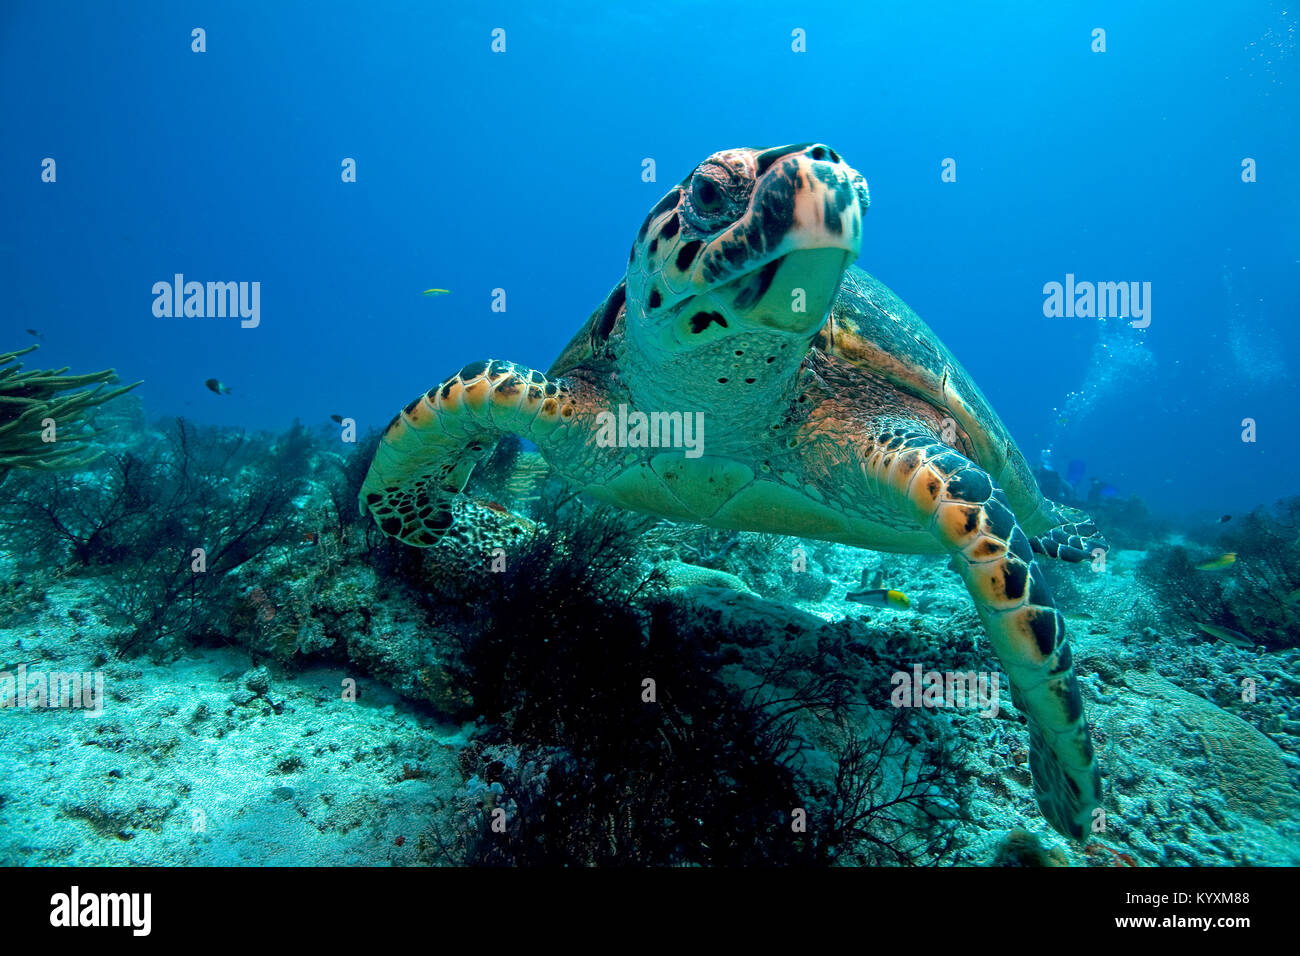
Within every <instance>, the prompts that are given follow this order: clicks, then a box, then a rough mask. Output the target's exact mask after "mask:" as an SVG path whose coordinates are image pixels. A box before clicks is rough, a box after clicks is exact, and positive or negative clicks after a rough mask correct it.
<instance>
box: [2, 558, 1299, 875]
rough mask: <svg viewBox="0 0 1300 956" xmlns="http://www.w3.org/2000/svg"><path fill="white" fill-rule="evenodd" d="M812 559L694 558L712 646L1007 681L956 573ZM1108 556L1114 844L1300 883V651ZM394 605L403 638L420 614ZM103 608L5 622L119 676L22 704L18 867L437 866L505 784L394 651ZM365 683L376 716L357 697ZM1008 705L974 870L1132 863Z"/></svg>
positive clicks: (685, 579) (1075, 626)
mask: <svg viewBox="0 0 1300 956" xmlns="http://www.w3.org/2000/svg"><path fill="white" fill-rule="evenodd" d="M784 540H785V541H786V542H787V543H795V539H784ZM808 547H809V548H810V549H811V550H813V551H814V553H815V554H817V555H818V556H819V561H818V562H817V564H816V566H815V568H814V569H812V570H810V572H809V573H810V574H813V575H815V576H816V580H815V582H814V581H813V579H811V578H810V579H809V580H810V582H813V583H812V585H811V586H810V590H811V591H813V592H819V591H821V590H823V589H826V588H829V591H828V593H827V594H826V595H825V597H822V598H820V599H819V600H775V599H765V598H763V597H761V596H759V595H758V594H755V593H753V592H751V591H747V590H740V587H741V584H740V582H737V581H736V579H735V578H730V577H727V576H725V575H721V573H720V572H718V571H710V570H708V569H692V568H690V567H686V566H681V565H676V566H675V568H674V583H675V584H676V585H677V586H676V587H675V588H674V590H673V591H671V592H670V594H671V596H672V600H674V601H680V602H682V604H683V606H684V607H687V608H689V609H690V610H691V613H692V615H693V616H694V617H695V618H698V619H700V620H701V621H703V622H705V624H704V625H702V626H701V630H700V635H699V639H700V640H727V639H728V635H732V636H734V635H736V634H746V635H749V636H748V637H747V638H746V639H745V642H747V643H749V644H750V648H749V649H748V650H746V651H745V652H744V653H749V652H750V651H752V649H753V647H755V646H758V645H759V644H760V643H763V642H765V641H770V640H771V631H772V629H774V628H781V629H783V632H784V635H785V636H784V637H783V638H782V639H786V640H795V641H798V640H801V639H805V637H806V636H807V635H815V634H816V633H817V629H818V628H820V627H822V626H827V623H828V622H835V621H838V620H840V619H843V618H845V617H848V618H853V619H856V620H854V621H851V622H849V623H848V624H841V625H838V626H839V627H846V628H848V629H849V632H850V633H851V634H852V635H853V640H854V641H858V642H863V643H862V646H869V645H871V644H872V643H873V642H877V641H878V642H881V643H882V644H883V643H884V642H886V641H887V640H889V639H891V635H893V638H894V639H897V635H899V634H900V633H905V634H907V635H909V640H913V641H914V644H913V646H914V647H919V648H928V649H929V651H928V653H927V652H926V651H924V650H922V651H918V653H917V660H921V661H923V662H924V663H925V665H926V666H927V667H935V668H941V669H949V668H950V669H962V668H966V667H974V668H985V669H988V668H992V667H993V666H994V664H993V661H992V657H991V652H990V651H989V649H988V643H987V638H986V637H985V636H984V635H983V632H982V630H981V629H980V628H979V625H978V622H977V619H976V618H975V617H974V612H973V610H972V608H971V606H970V599H969V596H968V595H967V594H966V592H965V591H964V589H963V588H962V587H961V585H960V582H959V581H958V580H957V578H956V576H955V575H954V574H952V573H950V572H948V571H947V570H946V562H945V561H944V560H942V559H938V558H923V557H900V556H896V555H877V554H874V553H871V552H862V551H857V550H855V549H851V548H847V547H842V546H828V545H824V544H814V543H809V544H808ZM1109 557H1110V560H1109V563H1108V567H1107V571H1106V573H1104V574H1095V573H1092V572H1090V571H1089V570H1088V569H1087V568H1086V566H1084V567H1081V566H1074V567H1061V566H1056V567H1050V568H1049V572H1050V575H1051V579H1052V580H1053V582H1054V583H1055V582H1059V581H1060V579H1061V577H1062V576H1070V577H1071V578H1072V579H1073V581H1072V585H1073V586H1072V587H1070V588H1069V591H1070V592H1071V594H1072V600H1071V601H1069V602H1067V601H1065V600H1061V601H1060V603H1061V605H1062V610H1063V611H1064V613H1065V614H1066V618H1067V620H1068V622H1069V625H1068V626H1069V633H1070V637H1071V640H1072V642H1073V644H1074V648H1075V658H1076V662H1077V667H1078V671H1079V674H1080V680H1081V684H1082V689H1083V695H1084V699H1085V702H1086V705H1087V709H1088V716H1089V719H1090V720H1091V721H1092V723H1093V726H1094V733H1095V740H1096V743H1097V750H1098V754H1099V757H1100V760H1101V763H1102V767H1103V770H1104V774H1105V783H1106V788H1107V791H1108V793H1109V794H1111V795H1112V797H1113V800H1114V803H1113V805H1112V806H1111V809H1110V810H1109V827H1110V829H1109V832H1108V833H1107V834H1106V838H1107V841H1108V845H1109V846H1111V847H1112V848H1113V849H1114V850H1116V851H1118V852H1123V853H1125V854H1127V855H1128V856H1129V857H1130V858H1131V859H1132V861H1133V862H1134V863H1135V864H1137V865H1142V866H1149V865H1187V864H1207V865H1225V866H1229V865H1247V864H1249V865H1298V864H1300V794H1298V793H1297V780H1298V778H1300V666H1298V665H1300V652H1297V651H1296V650H1284V651H1277V652H1272V653H1263V652H1261V651H1260V650H1258V649H1256V650H1246V649H1242V648H1237V647H1234V646H1230V645H1227V644H1222V643H1211V642H1207V641H1205V640H1204V639H1203V638H1199V637H1196V636H1193V635H1190V634H1185V633H1167V634H1161V633H1157V632H1156V631H1154V630H1153V629H1151V628H1150V627H1147V628H1146V629H1145V631H1143V630H1141V629H1139V628H1138V627H1137V625H1136V624H1134V623H1132V622H1130V621H1129V616H1130V612H1128V611H1126V610H1125V609H1126V608H1130V609H1131V608H1132V607H1133V606H1134V605H1135V601H1134V593H1135V592H1134V585H1133V580H1132V569H1133V568H1134V566H1135V564H1136V562H1137V561H1138V560H1139V559H1140V558H1141V553H1140V552H1112V554H1111V555H1110V556H1109ZM864 565H865V566H866V567H867V568H868V569H870V568H873V567H876V566H877V565H878V566H879V567H880V568H881V569H882V570H884V571H885V573H886V575H887V578H888V585H889V586H890V587H895V588H899V589H901V590H904V591H906V592H907V593H909V594H910V595H912V596H913V603H914V608H913V609H912V610H909V611H900V612H895V611H892V610H886V609H881V608H870V607H864V606H863V605H859V604H853V603H849V602H845V601H844V600H843V595H844V594H845V592H846V591H847V590H849V589H852V588H853V587H854V586H856V585H857V584H858V574H859V572H860V569H861V568H862V567H863V566H864ZM9 570H12V568H10V569H6V571H9ZM363 573H369V572H368V571H367V572H363ZM753 577H754V578H755V580H752V581H747V582H744V584H746V585H751V586H753V587H755V588H756V589H757V590H758V591H759V592H762V591H763V590H764V580H763V578H764V574H763V573H757V572H756V573H755V574H754V575H753ZM768 577H772V575H770V574H769V575H768ZM769 583H770V582H769ZM1058 593H1059V592H1058ZM1141 599H1146V600H1153V599H1154V597H1153V596H1151V595H1140V600H1141ZM386 600H387V601H389V602H392V603H393V604H394V605H395V606H394V607H392V608H390V609H387V611H388V612H391V614H392V615H393V616H394V618H395V619H400V618H401V617H402V613H403V609H402V607H401V606H400V600H401V599H400V597H398V596H395V595H389V596H387V598H386ZM1140 600H1139V602H1138V603H1140ZM102 610H103V609H102V607H101V606H100V603H99V598H98V588H97V585H96V582H95V580H94V579H67V578H65V579H64V580H63V581H62V582H58V583H56V584H54V585H53V586H52V587H50V588H49V589H48V590H47V591H46V592H45V598H44V601H43V602H42V603H39V604H37V605H34V606H27V607H23V608H13V607H10V608H7V609H6V613H5V614H4V615H3V617H0V622H3V624H4V625H5V626H3V627H0V648H3V654H2V655H0V663H2V664H3V665H4V667H5V668H8V669H11V670H12V669H13V668H15V667H16V666H17V665H18V664H19V663H26V664H27V665H28V668H29V669H37V668H45V669H50V670H55V669H58V670H72V669H78V670H83V671H85V670H93V669H96V668H98V669H100V670H102V671H103V674H104V678H105V683H106V688H107V694H106V700H105V707H104V712H103V714H102V715H100V716H98V717H87V716H85V715H83V714H82V713H80V712H78V711H69V710H34V709H7V710H0V781H3V783H2V784H0V862H3V863H4V864H7V865H15V864H17V865H61V864H75V865H128V864H130V865H197V864H216V865H231V864H238V865H247V864H279V865H285V864H306V865H347V864H358V865H386V864H395V865H406V864H419V863H425V862H430V859H429V855H428V853H427V852H426V851H425V850H424V849H422V848H427V846H428V841H427V840H425V839H422V837H423V836H426V835H427V834H429V833H430V832H431V831H432V830H434V829H436V828H438V827H440V826H444V825H446V822H447V821H445V820H443V821H441V822H439V815H440V814H447V813H451V812H453V808H455V807H456V806H458V805H459V806H463V805H464V801H465V797H466V794H467V792H471V791H473V790H474V788H476V787H477V788H479V789H481V788H482V786H483V784H484V783H485V781H478V780H469V781H467V779H466V775H465V774H464V773H463V772H462V770H461V769H460V765H459V762H458V760H457V751H458V749H459V748H461V747H463V746H465V744H466V743H467V741H469V740H470V739H471V738H472V737H473V735H474V733H475V730H476V728H475V724H474V723H473V722H472V721H471V722H469V723H464V724H457V723H454V722H452V721H450V720H448V719H447V718H445V717H441V716H440V715H439V714H438V712H437V711H436V709H435V708H433V707H432V706H431V705H430V704H429V703H428V702H427V701H422V700H418V699H412V696H411V695H410V694H409V693H408V694H406V695H404V694H403V693H402V692H401V690H402V686H401V685H402V684H403V681H402V680H401V679H398V678H395V677H394V676H393V675H394V674H395V673H397V671H396V670H395V669H394V667H393V661H392V660H389V661H387V662H386V661H385V660H384V654H385V653H386V651H384V650H383V649H382V648H381V649H377V650H376V649H375V648H370V649H369V650H367V651H366V652H365V653H364V654H363V653H360V652H357V653H354V657H355V658H356V660H355V661H354V662H353V666H347V665H344V664H342V663H331V664H320V663H315V662H313V661H312V660H310V659H307V660H301V659H295V660H293V661H290V662H288V663H275V662H271V663H261V664H259V663H256V662H255V660H254V657H253V656H250V654H249V653H248V651H247V650H244V649H241V648H239V647H235V646H231V647H225V648H211V647H205V648H193V649H190V650H189V651H188V652H186V653H185V654H183V655H182V656H181V657H180V658H179V659H176V660H173V661H169V662H165V663H158V662H154V661H151V660H150V659H149V658H147V657H137V658H132V659H121V658H118V657H116V656H114V654H113V650H112V647H111V644H110V642H109V629H108V627H107V625H106V624H105V623H104V622H103V621H102ZM383 613H386V611H385V609H384V608H382V607H378V606H376V607H375V608H372V614H383ZM765 634H766V635H767V637H764V636H763V635H765ZM791 635H793V637H792V636H791ZM359 646H360V645H358V647H359ZM393 653H395V654H396V653H398V652H396V651H394V652H393ZM742 660H744V656H743V654H742ZM426 663H428V661H426ZM743 666H745V665H744V664H742V668H743ZM1247 677H1249V678H1251V679H1253V680H1255V681H1256V686H1257V688H1258V694H1257V698H1256V700H1255V701H1254V702H1251V703H1245V702H1242V701H1240V700H1239V696H1240V695H1238V694H1237V692H1236V690H1235V688H1236V687H1238V686H1239V685H1240V684H1241V681H1242V679H1243V678H1247ZM349 678H350V679H355V680H356V681H357V686H358V697H357V700H356V701H347V700H344V699H343V694H342V692H341V688H342V687H343V686H344V681H346V680H347V679H349ZM1001 686H1002V690H1001V700H1000V717H999V718H998V719H989V718H985V717H981V716H979V715H978V714H977V713H976V712H974V711H973V710H952V711H947V712H945V713H944V714H943V715H942V717H941V719H944V720H949V721H951V727H952V729H953V731H954V732H955V733H956V734H958V735H959V736H960V737H962V738H963V739H964V741H965V742H966V744H967V745H968V746H967V749H966V756H965V760H966V765H965V767H964V768H963V772H964V773H966V774H968V775H969V782H970V784H971V787H972V789H971V790H970V798H969V801H968V807H967V809H968V810H969V811H970V819H969V821H968V822H966V823H964V824H962V825H961V827H960V829H959V831H958V848H957V850H956V853H955V854H954V855H953V856H952V858H951V860H950V862H955V863H960V864H973V865H983V864H989V863H991V862H992V861H993V860H994V858H995V857H996V855H997V849H998V845H999V843H1000V842H1001V841H1003V840H1004V838H1005V837H1006V835H1007V833H1008V832H1009V831H1011V830H1013V828H1017V827H1022V828H1025V829H1027V830H1029V831H1032V832H1034V833H1037V834H1038V835H1039V836H1040V837H1041V838H1042V841H1043V846H1044V847H1045V848H1047V849H1048V850H1049V851H1051V858H1052V860H1053V861H1054V862H1056V863H1069V864H1072V865H1113V864H1115V863H1116V862H1117V860H1116V859H1115V858H1113V855H1109V854H1096V853H1094V854H1085V853H1084V852H1083V851H1082V850H1081V849H1080V848H1079V847H1078V846H1076V845H1073V844H1071V843H1070V842H1069V841H1066V840H1065V839H1063V838H1061V837H1060V836H1058V835H1057V834H1055V833H1054V832H1053V831H1051V830H1050V829H1049V828H1048V827H1047V826H1046V824H1045V823H1044V821H1043V820H1042V818H1041V816H1040V814H1039V813H1038V810H1037V807H1036V805H1035V803H1034V800H1033V797H1032V793H1031V789H1030V777H1029V772H1028V766H1027V759H1026V753H1025V751H1026V748H1027V736H1026V734H1025V731H1024V728H1023V725H1021V724H1019V723H1017V722H1016V721H1015V719H1014V718H1015V710H1014V707H1013V706H1012V704H1011V701H1010V696H1009V692H1008V690H1007V687H1006V682H1005V679H1004V680H1003V681H1002V685H1001ZM406 689H407V690H408V691H409V686H408V687H407V688H406ZM1212 701H1213V702H1212ZM467 788H468V790H467Z"/></svg>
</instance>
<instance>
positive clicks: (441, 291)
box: [420, 289, 451, 295]
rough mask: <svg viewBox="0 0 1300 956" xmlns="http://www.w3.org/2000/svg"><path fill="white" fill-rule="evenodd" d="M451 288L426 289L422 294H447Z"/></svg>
mask: <svg viewBox="0 0 1300 956" xmlns="http://www.w3.org/2000/svg"><path fill="white" fill-rule="evenodd" d="M449 292H451V290H450V289H425V290H424V291H423V292H421V293H420V295H447V294H448V293H449Z"/></svg>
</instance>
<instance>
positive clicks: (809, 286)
mask: <svg viewBox="0 0 1300 956" xmlns="http://www.w3.org/2000/svg"><path fill="white" fill-rule="evenodd" d="M754 171H755V174H756V176H757V180H756V182H755V185H754V191H753V194H752V196H751V197H750V202H749V209H748V210H747V211H746V213H745V215H743V216H742V217H740V219H738V220H737V221H736V223H735V224H734V225H732V226H731V228H729V229H727V230H726V231H725V232H723V233H722V234H721V235H720V236H718V237H717V238H716V239H715V240H713V241H712V242H710V243H709V252H708V253H707V254H706V256H703V257H701V259H702V262H701V266H702V268H703V269H704V270H706V273H707V270H708V269H709V266H710V265H713V266H714V268H715V269H717V271H724V270H726V269H727V267H730V269H731V271H732V274H733V275H736V278H734V279H732V280H731V281H730V282H728V283H727V284H726V286H724V287H722V288H719V289H718V290H717V293H718V294H720V295H725V294H726V293H727V292H731V293H732V295H733V299H732V302H731V309H730V311H731V313H732V314H733V315H735V316H736V317H738V318H743V319H745V320H747V321H748V322H749V323H750V324H752V325H759V326H763V327H766V328H772V329H779V330H781V331H785V332H792V333H800V334H802V333H806V332H813V331H816V330H817V329H818V328H820V327H821V324H822V322H823V321H824V319H825V316H826V312H827V310H828V309H829V308H830V305H831V302H832V301H833V300H834V298H835V294H836V292H837V291H838V290H839V285H840V280H841V279H842V278H843V275H844V270H845V269H847V268H848V267H849V266H850V265H851V264H852V263H853V262H854V260H856V259H857V258H858V254H859V252H860V251H861V248H862V219H863V215H864V214H865V213H866V210H867V206H868V205H869V203H870V199H869V195H868V192H867V181H866V180H865V179H864V178H863V177H862V175H861V174H860V173H859V172H858V171H857V170H855V169H853V168H852V167H850V166H848V165H847V164H846V163H844V162H843V161H842V160H841V159H840V157H839V156H838V154H836V153H835V151H834V150H832V149H831V148H830V147H828V146H823V145H822V144H820V143H811V144H803V145H800V146H780V147H776V148H775V149H769V150H765V151H764V152H762V153H759V154H758V155H757V156H756V157H755V167H754ZM737 245H739V246H740V247H741V248H743V249H744V250H745V253H746V255H745V256H744V257H741V256H738V255H736V251H735V250H736V247H737ZM732 261H736V262H737V265H736V266H731V265H730V263H731V262H732Z"/></svg>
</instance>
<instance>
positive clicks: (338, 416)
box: [330, 415, 343, 425]
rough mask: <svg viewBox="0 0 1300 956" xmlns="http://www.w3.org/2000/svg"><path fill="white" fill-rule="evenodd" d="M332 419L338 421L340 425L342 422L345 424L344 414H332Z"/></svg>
mask: <svg viewBox="0 0 1300 956" xmlns="http://www.w3.org/2000/svg"><path fill="white" fill-rule="evenodd" d="M330 421H332V422H338V423H339V424H340V425H342V424H343V416H342V415H331V416H330Z"/></svg>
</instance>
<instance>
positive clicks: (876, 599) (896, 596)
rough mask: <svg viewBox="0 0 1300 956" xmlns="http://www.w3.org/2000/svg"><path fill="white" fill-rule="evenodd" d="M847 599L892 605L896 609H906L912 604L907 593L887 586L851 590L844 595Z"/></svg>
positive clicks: (878, 605) (863, 602) (861, 602)
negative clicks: (889, 588)
mask: <svg viewBox="0 0 1300 956" xmlns="http://www.w3.org/2000/svg"><path fill="white" fill-rule="evenodd" d="M844 597H845V600H849V601H854V602H856V603H858V604H874V605H875V606H876V607H892V608H893V609H894V610H895V611H906V610H907V609H908V608H909V607H911V606H912V602H911V601H909V600H908V599H907V595H906V594H904V593H903V592H902V591H891V590H888V589H887V588H868V589H867V590H865V591H850V592H849V593H848V594H846V595H844Z"/></svg>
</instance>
